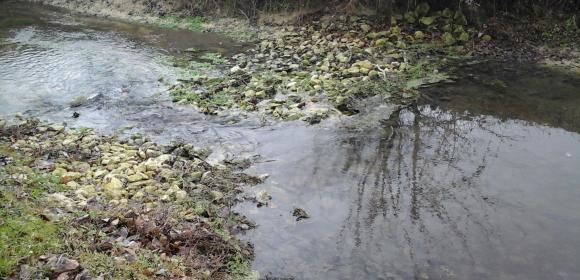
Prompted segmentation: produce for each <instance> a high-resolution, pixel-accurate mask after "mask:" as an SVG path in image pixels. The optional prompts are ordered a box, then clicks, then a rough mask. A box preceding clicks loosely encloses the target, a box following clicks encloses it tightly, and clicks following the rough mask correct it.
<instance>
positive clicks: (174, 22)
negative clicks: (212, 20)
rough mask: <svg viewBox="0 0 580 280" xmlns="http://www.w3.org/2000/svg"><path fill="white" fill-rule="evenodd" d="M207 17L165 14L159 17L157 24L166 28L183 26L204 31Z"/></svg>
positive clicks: (183, 27)
mask: <svg viewBox="0 0 580 280" xmlns="http://www.w3.org/2000/svg"><path fill="white" fill-rule="evenodd" d="M205 22H206V19H205V18H204V17H201V16H195V17H179V16H174V15H168V16H164V17H162V18H160V19H159V21H158V22H157V24H158V25H159V26H161V27H165V28H182V29H188V30H192V31H203V30H204V27H203V25H204V23H205Z"/></svg>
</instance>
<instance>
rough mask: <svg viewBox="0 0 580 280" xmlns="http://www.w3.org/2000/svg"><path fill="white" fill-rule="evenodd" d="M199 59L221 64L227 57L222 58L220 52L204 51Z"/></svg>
mask: <svg viewBox="0 0 580 280" xmlns="http://www.w3.org/2000/svg"><path fill="white" fill-rule="evenodd" d="M199 58H200V59H202V60H205V61H208V62H210V63H212V64H223V63H226V61H227V59H225V58H223V57H222V55H221V54H219V53H214V52H206V53H204V54H202V55H201V56H200V57H199Z"/></svg>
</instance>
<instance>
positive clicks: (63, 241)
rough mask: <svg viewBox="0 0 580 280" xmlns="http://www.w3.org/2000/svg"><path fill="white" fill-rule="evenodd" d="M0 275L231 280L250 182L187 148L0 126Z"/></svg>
mask: <svg viewBox="0 0 580 280" xmlns="http://www.w3.org/2000/svg"><path fill="white" fill-rule="evenodd" d="M0 133H1V134H0V150H1V154H2V155H1V157H0V181H1V184H0V185H1V186H2V190H1V193H2V195H1V197H0V199H1V200H2V203H1V206H0V217H1V220H2V223H1V224H0V244H1V246H0V251H1V252H0V253H1V255H2V261H1V263H0V276H1V277H7V278H10V277H15V276H17V277H20V278H34V279H40V278H45V277H49V278H51V279H53V278H58V279H103V278H104V279H128V278H132V279H150V278H157V279H176V278H183V277H186V278H194V279H240V278H243V277H246V276H248V275H250V274H251V271H250V260H251V258H252V255H253V251H252V247H251V246H250V245H248V244H245V243H243V242H240V241H239V240H238V239H237V238H235V237H234V235H233V234H234V233H236V232H239V231H240V230H247V229H249V228H251V227H252V226H253V223H252V222H250V221H248V220H247V219H245V218H244V217H243V216H241V215H239V214H237V213H234V212H233V211H231V207H232V205H233V204H234V203H236V202H237V201H239V198H238V196H237V195H238V194H240V193H241V192H242V186H244V185H253V184H256V183H258V182H260V179H259V178H257V177H253V176H249V175H245V174H243V173H241V171H240V169H239V168H237V167H236V166H234V165H229V164H225V163H214V164H209V163H208V162H206V161H205V158H206V157H207V155H208V151H207V150H204V149H201V148H198V147H194V146H193V145H191V144H183V143H174V144H172V145H167V146H162V145H156V144H155V143H152V142H150V141H149V140H147V138H144V137H142V136H139V135H134V136H133V137H131V138H130V139H128V140H119V139H116V138H114V137H105V136H100V135H97V134H95V133H94V132H93V131H92V130H90V129H84V128H74V129H68V128H65V127H64V126H61V125H55V124H48V123H42V122H39V121H38V120H36V119H28V118H26V119H23V118H17V119H16V120H15V122H8V123H7V122H6V121H4V120H0Z"/></svg>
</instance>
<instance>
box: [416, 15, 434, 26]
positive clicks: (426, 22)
mask: <svg viewBox="0 0 580 280" xmlns="http://www.w3.org/2000/svg"><path fill="white" fill-rule="evenodd" d="M436 19H437V17H436V16H431V17H422V18H421V19H419V22H420V23H422V24H424V25H426V26H431V25H433V23H435V20H436Z"/></svg>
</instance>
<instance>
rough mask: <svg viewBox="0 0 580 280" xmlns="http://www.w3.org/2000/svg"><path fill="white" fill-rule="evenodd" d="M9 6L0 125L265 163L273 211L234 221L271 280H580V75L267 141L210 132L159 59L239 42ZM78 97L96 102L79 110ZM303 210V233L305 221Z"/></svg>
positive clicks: (261, 136) (232, 126)
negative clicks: (183, 145) (42, 122)
mask: <svg viewBox="0 0 580 280" xmlns="http://www.w3.org/2000/svg"><path fill="white" fill-rule="evenodd" d="M8 7H9V6H2V9H1V11H0V19H3V20H0V22H1V23H2V24H1V27H0V36H1V37H3V38H6V41H7V42H8V44H2V45H1V46H0V115H10V114H13V113H15V112H23V113H27V114H31V115H36V116H39V117H41V118H43V119H47V120H52V121H59V122H61V121H65V122H67V123H68V124H69V125H70V126H88V127H93V128H96V129H98V130H100V131H102V132H106V133H110V132H117V133H120V131H123V132H124V133H133V132H142V133H146V134H147V135H150V136H151V137H153V138H155V139H157V140H160V141H168V140H170V139H173V138H176V137H179V138H182V139H184V140H186V141H191V142H194V143H196V144H202V145H207V146H210V147H212V148H213V149H214V150H215V151H216V152H215V153H214V155H213V157H214V158H223V157H229V156H231V155H233V154H242V155H244V156H252V155H257V154H259V155H261V159H260V163H257V164H255V165H254V166H252V167H251V168H250V170H249V172H252V173H256V174H261V173H269V174H270V175H271V177H270V178H269V179H268V180H267V181H266V182H265V183H264V184H262V185H259V186H256V187H253V188H251V189H249V190H248V192H257V191H259V190H266V191H267V192H269V193H270V194H271V195H272V196H273V199H272V201H271V202H270V204H269V205H268V206H266V207H261V208H258V207H256V205H254V204H251V203H243V204H240V205H238V206H237V210H239V211H241V212H242V213H244V214H246V215H248V216H249V217H250V218H251V219H253V220H254V221H256V222H257V224H258V228H256V229H254V230H250V231H248V232H246V233H245V234H244V235H242V236H241V238H244V239H248V240H250V241H252V242H253V243H254V245H255V248H256V259H255V262H254V268H255V269H257V270H259V271H260V273H261V275H262V276H263V277H266V276H268V275H269V276H271V277H294V278H295V279H580V267H578V266H577V263H578V260H579V259H580V203H579V202H580V172H579V170H580V134H578V132H580V121H579V120H580V77H578V76H571V75H568V74H564V73H561V72H558V71H553V70H549V69H543V68H540V67H537V66H534V65H522V64H509V65H506V64H505V63H482V64H474V65H466V66H462V67H460V69H458V70H457V72H458V73H461V75H462V77H461V78H459V79H458V81H456V82H455V83H451V84H446V85H441V86H437V87H433V88H430V89H427V90H425V96H426V98H425V100H426V101H425V102H424V104H422V105H418V106H416V107H410V108H407V109H404V110H402V111H400V112H398V111H397V110H396V108H394V107H392V106H389V105H388V104H386V103H385V102H381V101H375V102H369V103H372V104H375V105H373V106H369V107H368V108H367V110H366V111H364V112H362V113H361V114H359V115H356V116H352V117H343V118H336V119H332V120H329V121H326V122H323V123H322V124H321V125H316V126H305V125H304V124H303V123H300V122H292V123H283V124H273V125H268V126H263V125H262V124H261V123H260V122H257V121H255V120H253V119H249V120H245V121H240V119H239V118H236V117H235V116H232V117H229V118H224V117H207V116H204V115H202V114H199V113H197V112H195V111H194V110H192V109H190V108H188V107H184V106H178V105H174V104H172V103H171V102H170V101H169V99H168V96H167V93H165V92H164V91H165V90H166V89H167V85H168V84H170V83H171V82H173V81H174V80H175V78H176V77H177V76H176V75H177V74H176V73H175V71H174V69H173V68H172V67H171V66H170V65H169V64H168V63H166V62H165V61H163V59H160V57H162V56H163V55H164V54H167V53H178V52H180V51H182V50H183V49H185V48H191V47H195V48H199V49H206V50H211V51H218V52H222V53H224V54H229V53H233V52H236V51H238V50H240V49H241V48H242V46H239V45H237V44H236V43H235V42H231V41H229V40H226V39H224V38H220V37H219V36H216V35H211V34H200V33H192V32H187V31H167V30H162V29H159V28H156V27H152V26H146V25H136V24H130V23H126V22H122V21H112V20H103V19H96V18H88V19H87V18H81V17H75V16H72V15H68V14H67V13H64V12H62V11H58V10H50V9H46V8H43V7H37V6H33V7H27V8H26V9H24V8H23V9H14V8H13V9H8ZM8 14H9V15H10V16H7V15H8ZM6 19H9V20H6ZM159 78H163V81H162V82H160V81H159ZM79 96H83V97H86V98H87V99H88V100H87V101H86V102H84V103H83V104H82V105H81V106H79V107H72V108H71V106H70V104H71V101H73V100H75V99H76V98H78V97H79ZM376 104H379V105H376ZM381 104H382V105H381ZM75 111H76V112H79V113H80V117H79V118H77V119H75V118H72V117H71V116H72V113H73V112H75ZM294 207H300V208H303V209H305V210H306V211H307V212H308V213H309V214H310V215H311V218H310V219H306V220H302V221H298V222H297V221H296V220H295V218H294V217H292V213H291V212H292V209H293V208H294Z"/></svg>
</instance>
